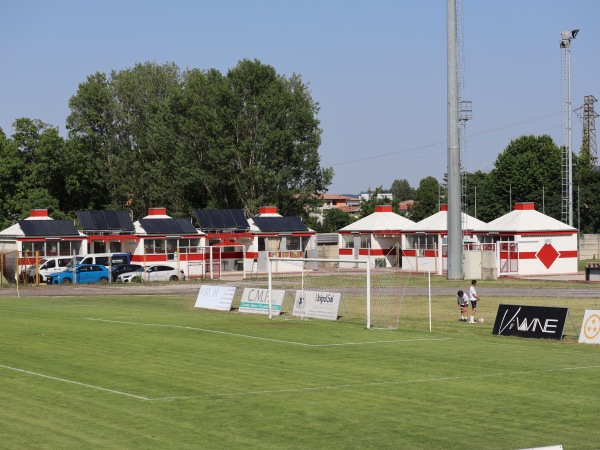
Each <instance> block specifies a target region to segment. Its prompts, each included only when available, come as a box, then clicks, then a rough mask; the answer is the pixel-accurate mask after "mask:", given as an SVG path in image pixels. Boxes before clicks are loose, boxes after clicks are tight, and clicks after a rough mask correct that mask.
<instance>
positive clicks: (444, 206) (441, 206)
mask: <svg viewBox="0 0 600 450" xmlns="http://www.w3.org/2000/svg"><path fill="white" fill-rule="evenodd" d="M440 211H448V205H446V204H443V205H440Z"/></svg>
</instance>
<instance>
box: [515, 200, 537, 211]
mask: <svg viewBox="0 0 600 450" xmlns="http://www.w3.org/2000/svg"><path fill="white" fill-rule="evenodd" d="M533 206H534V203H533V202H522V203H515V211H532V210H533V209H534V208H533Z"/></svg>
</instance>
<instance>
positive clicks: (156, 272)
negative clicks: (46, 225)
mask: <svg viewBox="0 0 600 450" xmlns="http://www.w3.org/2000/svg"><path fill="white" fill-rule="evenodd" d="M183 280H185V274H184V272H183V270H180V271H179V272H177V269H175V268H174V267H171V266H162V265H152V266H146V268H145V269H144V268H143V267H142V268H140V269H138V270H136V271H135V272H125V273H122V274H120V275H119V276H118V277H117V281H118V282H122V283H131V282H132V281H183Z"/></svg>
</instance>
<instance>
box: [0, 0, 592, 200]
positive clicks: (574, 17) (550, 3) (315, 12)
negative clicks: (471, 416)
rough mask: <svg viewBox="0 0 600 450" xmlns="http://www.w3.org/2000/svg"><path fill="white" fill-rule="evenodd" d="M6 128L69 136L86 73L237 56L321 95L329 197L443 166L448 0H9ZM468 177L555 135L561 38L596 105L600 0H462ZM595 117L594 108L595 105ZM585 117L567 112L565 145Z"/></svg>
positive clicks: (196, 64)
mask: <svg viewBox="0 0 600 450" xmlns="http://www.w3.org/2000/svg"><path fill="white" fill-rule="evenodd" d="M2 6H3V7H2V14H1V18H0V51H1V62H2V70H1V71H0V127H1V128H2V129H3V130H4V131H5V133H6V134H8V135H11V134H12V132H13V129H12V123H13V122H14V120H15V119H17V118H20V117H27V118H31V119H40V120H42V121H44V122H46V123H49V124H51V125H54V126H57V127H59V129H60V131H61V134H63V135H66V130H65V119H66V117H67V115H68V114H69V108H68V101H69V98H70V97H71V96H73V95H74V94H75V93H76V91H77V86H78V84H79V83H81V82H84V81H85V79H86V77H87V76H88V75H91V74H93V73H95V72H105V73H109V72H110V71H111V70H122V69H126V68H130V67H133V66H134V65H135V64H136V63H138V62H145V61H154V62H157V63H166V62H174V63H175V64H177V65H178V66H179V67H180V68H181V69H185V68H198V69H210V68H216V69H218V70H220V71H221V72H223V73H226V72H227V70H228V69H230V68H232V67H234V66H235V65H236V64H237V62H238V61H239V60H241V59H244V58H249V59H259V60H260V61H261V62H263V63H265V64H269V65H272V66H273V67H274V68H275V69H276V71H277V72H278V73H280V74H284V75H287V76H289V75H291V74H293V73H298V74H300V75H301V76H302V79H303V80H304V82H305V83H307V84H308V85H309V87H310V90H311V93H312V96H313V99H314V100H315V101H317V102H318V103H319V104H320V108H321V109H320V113H319V119H320V121H321V128H322V129H323V142H322V145H321V148H320V150H319V152H320V154H321V160H322V165H323V166H326V167H333V169H334V171H335V176H334V180H333V183H332V185H331V186H330V190H329V192H330V193H359V192H361V191H365V190H367V189H369V188H371V189H374V188H376V187H378V186H383V187H384V188H389V187H390V186H391V184H392V182H393V181H394V180H395V179H402V178H405V179H407V180H408V181H409V182H410V184H411V185H412V186H413V187H417V186H418V184H419V181H420V180H421V179H422V178H424V177H427V176H434V177H436V178H437V179H438V180H440V181H442V179H443V176H444V173H445V172H446V162H447V159H446V153H447V144H446V136H447V122H446V103H447V96H446V1H444V0H419V1H417V0H413V1H410V2H409V1H404V0H396V1H394V0H369V1H366V0H364V1H356V0H296V1H291V0H289V1H288V0H220V1H216V0H214V1H203V0H197V1H191V0H190V1H187V0H170V1H168V2H167V1H156V0H145V1H141V0H140V1H133V0H104V1H95V0H88V1H81V0H53V1H48V0H25V1H23V0H3V1H2ZM463 10H464V51H465V90H464V99H465V100H470V101H472V102H473V119H472V120H471V121H469V122H468V124H467V128H466V129H467V136H468V139H467V141H468V146H467V147H468V149H467V154H466V158H465V162H464V165H465V167H466V168H467V170H469V171H475V170H484V171H488V170H490V169H492V168H493V164H494V161H495V160H496V158H497V156H498V154H499V153H501V152H502V151H503V149H504V148H505V147H506V146H507V145H508V143H509V142H510V140H511V139H515V138H518V137H519V136H521V135H523V134H534V135H540V134H550V135H551V136H552V137H553V138H554V141H555V142H556V143H557V144H560V142H561V115H560V111H561V90H560V81H561V67H560V48H559V41H560V33H561V32H562V31H566V30H572V29H580V33H579V35H578V36H577V38H576V39H575V40H574V41H573V42H572V50H571V88H572V99H573V107H574V108H575V107H577V106H579V105H581V104H582V103H583V97H584V96H585V95H594V96H595V97H596V98H599V99H600V85H599V84H600V76H599V73H600V52H599V51H598V45H599V44H600V27H598V25H597V22H598V17H600V2H598V1H595V0H585V1H584V0H569V1H566V2H565V1H564V0H563V1H558V0H504V1H499V0H496V1H492V0H463ZM596 110H597V111H600V105H599V104H596ZM580 144H581V125H580V122H579V120H578V118H577V116H576V115H575V114H573V149H576V150H577V151H579V146H580Z"/></svg>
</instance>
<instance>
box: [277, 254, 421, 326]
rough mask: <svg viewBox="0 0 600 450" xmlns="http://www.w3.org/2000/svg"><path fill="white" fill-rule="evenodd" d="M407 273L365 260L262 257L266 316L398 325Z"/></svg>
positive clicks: (408, 275) (370, 324) (368, 324)
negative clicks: (265, 274)
mask: <svg viewBox="0 0 600 450" xmlns="http://www.w3.org/2000/svg"><path fill="white" fill-rule="evenodd" d="M409 277H410V274H409V273H405V272H402V271H401V270H400V269H399V268H396V267H374V266H373V262H372V261H369V260H345V259H324V258H282V257H271V258H269V259H268V290H269V295H268V297H269V318H271V319H288V320H289V319H294V320H298V319H328V320H338V321H342V322H353V323H360V324H364V325H365V326H366V327H367V328H380V329H395V328H398V323H399V318H400V310H401V306H402V300H403V297H404V290H405V288H406V284H407V282H408V279H409Z"/></svg>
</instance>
